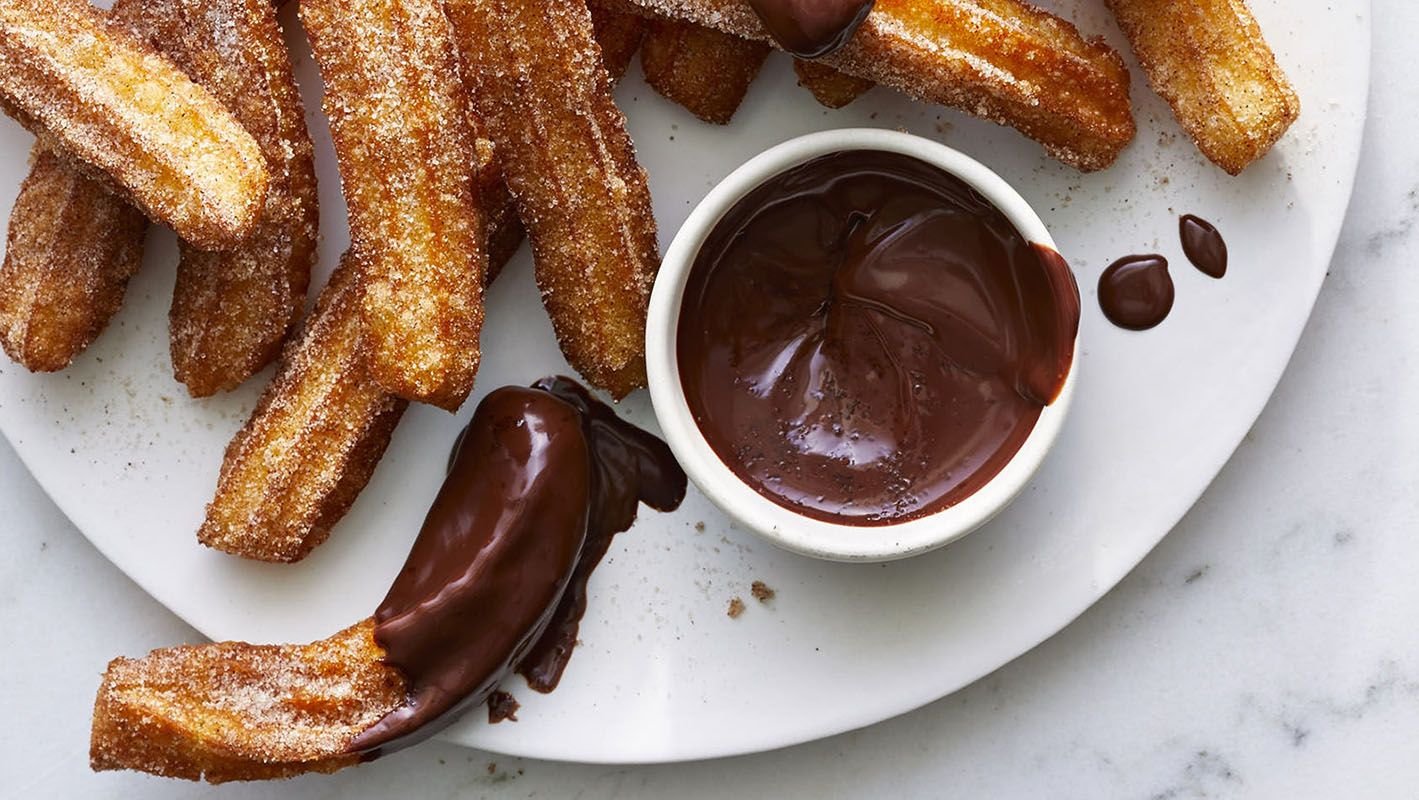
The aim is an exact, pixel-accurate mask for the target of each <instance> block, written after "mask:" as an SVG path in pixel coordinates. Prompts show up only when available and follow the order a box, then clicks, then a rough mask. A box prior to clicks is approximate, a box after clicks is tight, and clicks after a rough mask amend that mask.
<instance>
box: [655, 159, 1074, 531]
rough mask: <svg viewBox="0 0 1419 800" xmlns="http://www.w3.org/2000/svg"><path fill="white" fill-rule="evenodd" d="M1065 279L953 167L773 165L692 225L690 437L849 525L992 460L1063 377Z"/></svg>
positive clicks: (777, 491) (684, 333)
mask: <svg viewBox="0 0 1419 800" xmlns="http://www.w3.org/2000/svg"><path fill="white" fill-rule="evenodd" d="M1078 324H1079V293H1078V288H1077V287H1076V286H1075V283H1074V278H1073V275H1072V273H1071V272H1070V270H1069V268H1068V265H1066V264H1065V262H1064V260H1063V259H1062V258H1060V256H1059V254H1058V253H1055V252H1054V251H1053V250H1052V249H1049V248H1045V247H1041V246H1038V245H1033V244H1031V243H1030V242H1029V241H1027V240H1026V239H1025V238H1024V237H1023V236H1022V235H1021V234H1020V233H1019V231H1017V230H1016V229H1015V227H1014V226H1013V225H1011V224H1010V222H1009V220H1008V219H1007V218H1006V217H1005V215H1004V214H1003V213H1001V212H1000V210H999V209H997V208H995V207H994V206H993V205H991V204H990V203H989V202H988V201H986V200H985V198H983V197H982V196H981V195H980V194H978V193H977V192H975V191H974V190H972V189H971V188H970V187H969V186H968V185H967V184H965V183H964V182H962V181H961V180H960V179H958V178H956V177H954V176H952V175H950V174H948V173H946V172H944V171H942V170H940V169H938V168H936V167H934V166H931V165H929V164H926V163H924V162H922V161H919V160H917V159H914V158H911V157H909V156H904V155H898V154H893V153H883V152H876V151H848V152H842V153H835V154H832V155H829V156H824V157H821V158H818V159H815V160H813V161H810V162H807V163H805V164H801V165H799V166H797V167H794V168H792V169H790V170H787V171H785V172H783V173H781V174H779V175H777V176H774V177H773V178H770V179H769V180H767V181H765V182H764V183H763V184H761V185H760V186H758V187H757V188H755V189H754V190H753V191H752V192H750V193H749V194H747V195H746V196H745V197H744V198H743V199H741V200H740V201H739V202H738V203H737V204H735V206H734V207H733V208H731V209H730V211H729V212H728V213H727V214H725V216H724V217H723V219H721V220H720V222H719V223H718V224H717V225H716V227H715V228H714V230H713V231H712V232H711V233H710V235H709V236H708V237H707V238H706V240H705V243H704V245H703V246H702V247H701V249H700V252H699V254H698V255H697V256H696V260H695V263H694V265H693V267H692V269H691V274H690V278H689V281H688V284H687V286H686V289H685V297H684V301H683V305H682V308H681V312H680V321H679V329H678V335H677V336H678V338H677V345H676V346H677V357H678V360H679V364H680V371H681V379H682V380H683V382H684V387H685V393H686V398H687V400H688V402H689V405H690V409H691V412H692V414H693V415H694V418H695V421H696V423H697V424H698V425H699V427H700V430H701V432H702V433H703V434H704V436H705V438H706V440H707V441H708V442H709V444H710V446H711V447H712V448H713V449H714V450H715V452H716V453H717V454H718V455H719V457H720V458H721V459H722V460H723V461H724V463H725V464H726V465H727V466H729V468H730V469H731V470H733V471H734V472H735V473H736V474H737V475H738V476H739V477H740V478H741V479H742V480H744V481H745V482H746V483H747V484H748V485H750V486H752V487H753V488H754V489H755V490H756V491H758V492H759V493H760V494H762V495H764V496H765V497H767V498H769V499H770V500H773V501H774V502H776V503H778V504H779V505H782V506H784V507H786V508H790V509H792V510H794V511H797V512H799V513H802V514H805V515H807V516H809V517H813V518H817V519H824V520H829V521H833V522H839V523H847V524H854V525H881V524H887V523H891V522H897V521H900V520H903V519H910V518H914V517H918V516H921V515H924V514H928V513H931V512H932V511H934V510H937V509H940V508H944V507H946V506H949V505H952V504H954V503H957V502H959V501H960V500H961V499H963V498H965V497H967V496H969V495H970V494H971V493H973V492H975V491H977V490H978V489H979V488H980V487H981V486H983V485H984V484H985V483H986V482H987V481H988V480H990V478H992V477H994V476H995V475H996V474H997V473H998V472H999V471H1000V469H1001V468H1003V467H1004V465H1005V464H1006V463H1007V462H1008V461H1009V460H1010V458H1011V457H1012V456H1013V455H1014V454H1015V453H1016V452H1017V451H1018V450H1019V448H1020V446H1021V445H1022V444H1023V442H1024V441H1025V439H1026V438H1027V437H1028V436H1029V433H1030V431H1031V430H1033V428H1034V425H1035V422H1036V420H1037V419H1038V417H1039V414H1040V411H1041V408H1042V407H1043V406H1044V405H1046V404H1048V403H1050V402H1052V401H1053V400H1054V398H1055V397H1056V396H1057V395H1058V393H1059V390H1060V388H1061V386H1062V385H1063V382H1064V379H1065V376H1066V375H1067V374H1068V372H1069V366H1070V363H1071V361H1072V359H1073V354H1074V338H1075V333H1076V331H1077V330H1078Z"/></svg>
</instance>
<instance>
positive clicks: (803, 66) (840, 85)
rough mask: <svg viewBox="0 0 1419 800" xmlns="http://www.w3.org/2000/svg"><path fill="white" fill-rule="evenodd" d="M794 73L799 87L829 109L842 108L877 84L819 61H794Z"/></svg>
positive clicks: (796, 59) (800, 59)
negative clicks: (810, 93)
mask: <svg viewBox="0 0 1419 800" xmlns="http://www.w3.org/2000/svg"><path fill="white" fill-rule="evenodd" d="M793 71H794V72H795V73H796V74H797V75H798V85H799V86H802V87H803V88H805V89H807V90H808V91H810V92H812V93H813V98H814V99H815V100H817V101H818V102H819V103H820V104H822V105H824V106H826V107H828V108H842V107H843V106H845V105H847V104H848V103H851V102H852V101H854V100H856V99H857V98H859V97H861V96H862V95H864V94H866V93H867V91H868V90H869V89H871V88H872V87H873V86H876V85H877V84H875V83H873V82H872V81H869V80H864V79H862V78H857V77H854V76H852V75H849V74H847V73H846V72H839V71H838V70H835V69H833V68H832V67H830V66H828V65H827V64H824V63H821V62H818V61H807V60H805V59H802V58H795V59H793Z"/></svg>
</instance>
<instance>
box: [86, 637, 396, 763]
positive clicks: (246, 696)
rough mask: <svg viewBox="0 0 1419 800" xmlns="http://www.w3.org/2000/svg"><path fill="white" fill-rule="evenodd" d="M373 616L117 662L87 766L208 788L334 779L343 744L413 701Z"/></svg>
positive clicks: (98, 708) (104, 688)
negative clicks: (318, 633)
mask: <svg viewBox="0 0 1419 800" xmlns="http://www.w3.org/2000/svg"><path fill="white" fill-rule="evenodd" d="M374 631H375V623H374V620H372V619H366V620H364V621H362V622H359V623H356V624H355V625H352V626H350V627H349V628H347V629H345V630H343V631H341V632H339V633H337V634H335V635H334V636H331V637H329V638H328V639H322V640H320V641H318V642H313V643H311V644H306V645H253V644H246V643H244V642H221V643H216V644H202V645H188V646H184V647H169V648H164V649H161V650H154V651H153V652H151V653H149V654H148V655H147V656H145V657H144V658H141V659H129V658H116V659H114V660H113V661H112V662H110V663H109V665H108V669H107V670H106V671H105V672H104V676H103V683H102V685H100V686H99V691H98V697H97V699H96V700H95V702H94V720H93V729H92V733H91V735H90V742H89V763H90V765H91V766H92V767H93V769H95V770H109V769H141V770H143V771H145V772H149V773H152V774H154V775H162V776H164V777H169V778H186V779H187V780H202V779H204V778H205V779H206V780H207V781H208V782H210V783H223V782H225V781H249V780H263V779H269V778H288V777H291V776H293V775H299V774H301V773H305V772H334V771H336V770H338V769H341V768H344V767H348V766H352V765H354V764H357V763H359V761H360V755H359V754H358V753H350V752H347V751H346V749H345V746H346V745H347V744H349V742H350V740H351V739H353V738H354V737H355V736H356V735H357V734H359V733H360V732H361V731H364V730H365V729H367V728H369V727H370V726H371V725H373V724H374V723H375V722H377V721H378V720H379V719H380V718H381V717H383V716H384V715H385V714H387V713H388V712H389V711H391V710H393V709H394V708H397V707H398V706H400V705H401V704H403V703H404V702H405V697H406V687H405V680H404V677H403V676H402V675H401V674H400V673H399V670H398V669H396V668H394V667H392V666H389V665H388V664H385V663H384V661H383V658H384V655H385V653H384V649H383V648H382V647H380V646H379V644H378V643H377V642H376V641H375V638H374Z"/></svg>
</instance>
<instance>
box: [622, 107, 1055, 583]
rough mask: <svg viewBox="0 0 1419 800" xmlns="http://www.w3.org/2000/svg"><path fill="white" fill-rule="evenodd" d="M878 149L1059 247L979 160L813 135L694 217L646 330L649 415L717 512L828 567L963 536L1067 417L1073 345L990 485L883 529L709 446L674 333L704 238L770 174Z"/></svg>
mask: <svg viewBox="0 0 1419 800" xmlns="http://www.w3.org/2000/svg"><path fill="white" fill-rule="evenodd" d="M843 150H880V151H886V152H889V153H901V154H904V155H909V156H913V157H915V158H918V159H920V160H922V161H925V162H927V163H929V164H933V165H935V166H937V167H939V168H941V169H943V170H945V171H947V172H949V173H951V174H952V175H955V176H956V177H958V178H960V179H961V180H963V181H965V182H966V183H967V184H969V185H970V186H972V187H973V188H975V189H976V191H978V192H980V193H981V194H982V195H984V196H985V198H986V199H988V200H990V202H991V203H993V204H994V205H995V206H996V207H997V208H999V209H1000V210H1001V211H1002V212H1003V213H1004V214H1005V216H1006V218H1007V219H1009V220H1010V222H1011V223H1012V224H1013V225H1014V226H1015V228H1016V230H1018V231H1019V232H1020V233H1021V234H1022V235H1023V236H1024V237H1025V239H1027V240H1028V241H1030V242H1034V243H1037V244H1041V245H1045V246H1046V247H1049V248H1051V249H1055V245H1054V240H1053V239H1052V238H1050V235H1049V231H1047V230H1045V226H1044V223H1043V222H1041V221H1040V218H1039V216H1038V215H1036V214H1035V212H1034V210H1033V209H1031V208H1030V206H1029V205H1028V204H1027V203H1026V202H1025V200H1024V198H1022V197H1021V196H1020V195H1019V193H1018V192H1016V191H1015V190H1014V189H1012V188H1011V187H1010V185H1009V184H1007V183H1006V182H1005V181H1004V180H1002V179H1001V178H1000V176H998V175H996V174H995V173H994V172H991V171H990V170H989V169H987V168H986V167H985V166H984V165H982V164H981V163H980V162H978V161H976V160H975V159H972V158H970V157H969V156H966V155H963V154H961V153H959V152H957V151H955V150H952V149H951V148H949V147H946V146H945V145H942V144H938V143H936V142H933V141H930V140H928V139H923V138H921V137H919V136H913V135H911V134H907V133H900V132H898V131H891V130H882V129H876V128H846V129H841V130H833V131H823V132H820V133H810V134H808V135H806V136H800V137H798V138H796V139H790V140H788V141H786V142H784V143H782V144H779V145H777V146H775V147H771V148H769V149H768V150H766V151H764V152H763V153H760V154H759V155H757V156H755V157H754V158H752V159H750V160H749V161H747V162H745V163H744V165H743V166H741V167H739V168H738V169H736V170H734V172H732V173H730V174H729V176H728V177H726V178H725V179H724V180H723V181H721V182H720V183H719V185H718V186H716V187H715V188H714V189H713V190H711V191H710V193H709V194H708V195H706V196H705V199H704V200H701V201H700V204H699V205H698V206H696V207H695V210H694V211H693V212H691V214H690V217H689V219H687V220H686V221H685V224H684V226H682V227H681V228H680V231H679V233H677V234H675V240H674V241H673V242H671V244H670V249H669V250H668V251H667V252H666V254H665V258H664V260H663V261H662V262H661V266H660V274H659V276H658V277H657V278H656V281H655V288H654V290H653V291H652V292H651V297H650V313H649V318H648V321H647V324H646V371H647V375H648V380H649V384H650V398H651V402H652V403H653V404H654V406H655V416H656V418H657V419H658V420H659V422H660V427H661V429H662V430H663V431H664V434H665V440H666V441H667V442H668V443H669V444H670V448H671V449H672V450H673V451H674V452H675V457H676V458H677V459H679V461H680V464H681V465H682V466H683V467H684V468H685V472H686V474H688V475H689V477H690V480H692V481H694V483H695V485H696V486H698V487H699V489H700V491H702V492H704V493H705V495H706V496H708V497H709V498H710V500H712V501H713V502H714V503H715V504H716V505H717V506H719V508H720V509H721V510H723V511H724V512H725V513H726V514H728V515H730V516H731V517H733V518H734V519H735V520H737V521H738V522H740V523H742V524H743V525H745V526H747V527H749V528H750V529H751V530H753V531H755V532H756V533H758V534H759V535H761V536H762V537H763V538H765V539H767V540H768V541H770V542H772V543H773V544H775V545H777V546H779V547H782V548H784V549H786V550H791V551H793V552H796V553H802V554H804V555H808V556H813V557H815V558H824V559H829V560H833V561H864V562H870V561H891V560H895V559H899V558H906V557H908V556H913V555H917V554H920V553H925V552H927V551H929V550H933V549H935V548H937V547H941V546H942V545H945V544H947V543H949V542H952V541H954V540H956V539H959V538H961V537H962V536H965V535H966V534H967V533H970V532H971V531H973V530H975V529H976V528H978V527H980V526H981V525H983V524H985V523H986V522H987V521H989V520H990V519H991V518H992V517H994V516H995V515H996V514H998V513H999V512H1000V511H1001V509H1003V508H1005V506H1007V505H1009V503H1010V501H1011V500H1013V499H1014V498H1015V496H1016V495H1018V494H1019V493H1020V490H1021V489H1023V488H1024V487H1025V484H1026V483H1028V482H1029V480H1030V478H1031V477H1032V476H1033V475H1034V474H1035V471H1036V470H1037V469H1038V468H1039V466H1040V464H1041V462H1043V461H1044V458H1045V455H1046V454H1047V453H1048V452H1049V450H1050V447H1051V446H1052V445H1053V444H1054V441H1055V438H1056V436H1057V435H1058V434H1059V429H1060V427H1061V426H1062V425H1063V423H1064V418H1065V415H1066V414H1068V412H1069V401H1070V398H1071V397H1072V396H1073V394H1074V384H1075V383H1076V372H1077V364H1078V360H1079V359H1078V353H1079V341H1078V339H1077V337H1076V339H1075V342H1074V353H1075V358H1074V360H1073V362H1072V363H1071V364H1070V368H1069V374H1068V375H1067V376H1066V377H1065V381H1064V386H1063V388H1062V389H1061V390H1060V393H1059V397H1058V398H1056V399H1055V401H1054V402H1053V403H1051V404H1050V405H1048V406H1046V407H1045V408H1044V409H1043V410H1042V411H1041V413H1040V417H1039V419H1038V420H1037V421H1036V423H1035V427H1034V429H1033V430H1031V431H1030V435H1029V436H1028V437H1027V438H1026V439H1025V442H1024V444H1023V445H1022V446H1021V447H1020V449H1019V451H1018V452H1016V454H1015V456H1014V457H1013V458H1011V459H1010V461H1009V462H1007V463H1006V465H1005V467H1004V468H1003V469H1001V470H1000V472H999V473H997V474H996V475H995V477H994V478H992V479H991V480H990V481H989V482H988V483H986V484H985V485H984V486H983V487H981V488H980V489H979V490H978V491H976V492H975V493H974V494H972V495H970V496H969V497H967V498H966V499H964V500H962V501H960V502H959V503H956V504H955V505H952V506H948V507H946V508H942V509H940V510H938V511H935V512H933V513H931V514H928V515H926V516H922V517H916V518H913V519H909V520H906V521H903V522H898V523H894V524H887V525H874V526H862V525H842V524H838V523H834V522H828V521H825V520H819V519H813V518H811V517H806V516H803V515H801V514H798V513H796V512H794V511H792V510H791V509H788V508H785V507H783V506H781V505H779V504H777V503H775V502H773V501H772V500H770V499H768V498H767V497H764V496H763V495H761V494H759V493H758V492H756V491H755V490H754V489H753V488H752V487H750V486H749V485H748V484H746V483H744V482H743V481H742V480H740V479H739V477H738V476H736V475H735V474H734V472H733V471H731V470H730V468H729V467H728V466H726V465H725V464H724V462H723V461H722V460H721V459H720V457H719V455H718V454H716V453H715V452H714V450H713V449H712V448H711V447H710V445H709V443H708V442H707V441H705V438H704V435H703V434H702V433H701V431H700V428H699V426H698V425H697V424H696V423H695V420H694V418H693V416H691V413H690V407H689V404H688V403H687V402H686V400H685V392H684V384H682V383H681V381H680V367H679V362H678V360H677V358H676V347H675V341H676V329H677V326H678V323H679V318H680V303H681V300H682V298H683V297H684V294H685V283H686V280H687V278H688V277H689V274H690V268H691V266H692V265H693V264H694V261H695V256H696V254H697V253H698V252H699V249H700V245H701V244H702V243H703V241H704V239H705V237H706V236H707V235H708V234H709V232H710V231H711V230H712V229H713V228H714V226H715V224H716V223H718V222H719V220H720V218H721V217H722V216H723V215H724V213H725V212H726V211H728V210H729V209H730V208H731V207H732V206H733V205H734V203H735V202H737V201H738V200H739V199H740V198H741V197H743V196H744V195H745V194H746V193H748V192H749V191H751V190H753V189H754V188H755V187H756V186H758V185H759V184H761V183H763V182H764V181H765V180H767V179H768V178H770V177H772V176H774V175H777V174H779V173H780V172H783V171H784V170H787V169H789V168H791V167H794V166H796V165H798V164H801V163H803V162H805V161H808V160H810V159H813V158H816V157H818V156H822V155H827V154H829V153H836V152H840V151H843Z"/></svg>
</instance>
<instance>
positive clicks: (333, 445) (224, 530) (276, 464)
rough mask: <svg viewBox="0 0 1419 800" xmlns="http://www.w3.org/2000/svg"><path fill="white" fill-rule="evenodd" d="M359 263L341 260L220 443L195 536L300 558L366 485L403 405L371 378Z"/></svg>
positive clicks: (260, 554)
mask: <svg viewBox="0 0 1419 800" xmlns="http://www.w3.org/2000/svg"><path fill="white" fill-rule="evenodd" d="M362 270H363V265H361V264H360V263H359V259H358V257H356V256H354V255H352V254H351V253H347V254H346V255H345V257H344V258H342V259H341V262H340V266H339V267H337V268H336V270H335V272H334V274H332V275H331V276H330V282H329V283H328V284H326V286H325V289H324V290H322V291H321V293H320V298H319V300H318V301H317V303H316V308H315V311H314V312H312V314H311V317H310V319H309V320H308V321H307V322H306V326H305V330H304V331H302V332H301V334H300V335H299V336H298V337H297V338H296V339H295V340H294V341H292V342H291V343H290V344H289V345H287V352H286V355H285V358H284V362H283V364H282V366H281V369H280V370H279V371H278V372H277V373H276V377H275V378H273V379H272V380H271V383H270V385H268V386H267V387H266V391H265V393H264V394H263V395H262V396H261V400H260V402H258V403H257V406H256V410H255V411H253V412H252V414H251V419H250V420H248V421H247V423H246V426H245V427H243V428H242V429H241V431H240V432H238V433H237V435H236V437H235V438H233V439H232V441H231V444H229V445H228V446H227V453H226V458H225V460H224V461H223V462H222V472H221V476H220V477H219V478H218V480H217V491H216V495H215V496H214V497H213V499H212V502H211V503H209V504H208V505H207V517H206V519H205V521H203V523H202V527H201V529H200V530H199V531H198V532H197V538H198V540H200V541H201V542H202V543H203V544H205V545H207V546H208V547H214V548H216V549H218V550H222V551H225V552H227V553H232V554H233V555H239V556H243V557H246V558H252V559H257V560H260V561H299V560H300V559H302V558H304V557H305V556H306V555H307V554H308V553H310V551H311V550H312V549H313V548H314V547H315V546H316V545H318V544H320V543H321V542H322V541H324V540H325V537H326V536H328V535H329V533H330V528H331V526H333V525H334V524H335V523H336V522H337V521H339V519H340V518H341V517H343V516H344V515H345V512H346V511H348V510H349V507H350V504H352V503H353V502H354V501H355V497H356V496H357V495H359V493H360V490H361V489H363V488H364V486H365V484H366V483H368V482H369V479H370V475H371V474H373V473H374V468H375V466H376V465H377V464H378V463H379V459H380V457H381V456H383V455H384V450H385V448H386V447H388V446H389V437H390V436H391V435H392V433H393V432H394V426H395V425H396V424H398V422H399V418H400V417H401V416H403V414H404V410H405V409H406V408H407V407H408V403H407V402H406V401H404V400H400V399H399V398H397V397H395V396H393V395H391V394H389V393H388V392H386V391H385V390H384V389H383V388H382V387H381V386H380V385H379V384H378V383H376V382H375V381H374V380H373V379H372V378H371V377H370V375H369V371H368V369H367V366H366V362H365V349H364V346H363V336H362V334H363V329H364V326H363V324H362V322H361V313H360V285H359V283H360V275H359V273H360V272H361V271H362Z"/></svg>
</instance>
